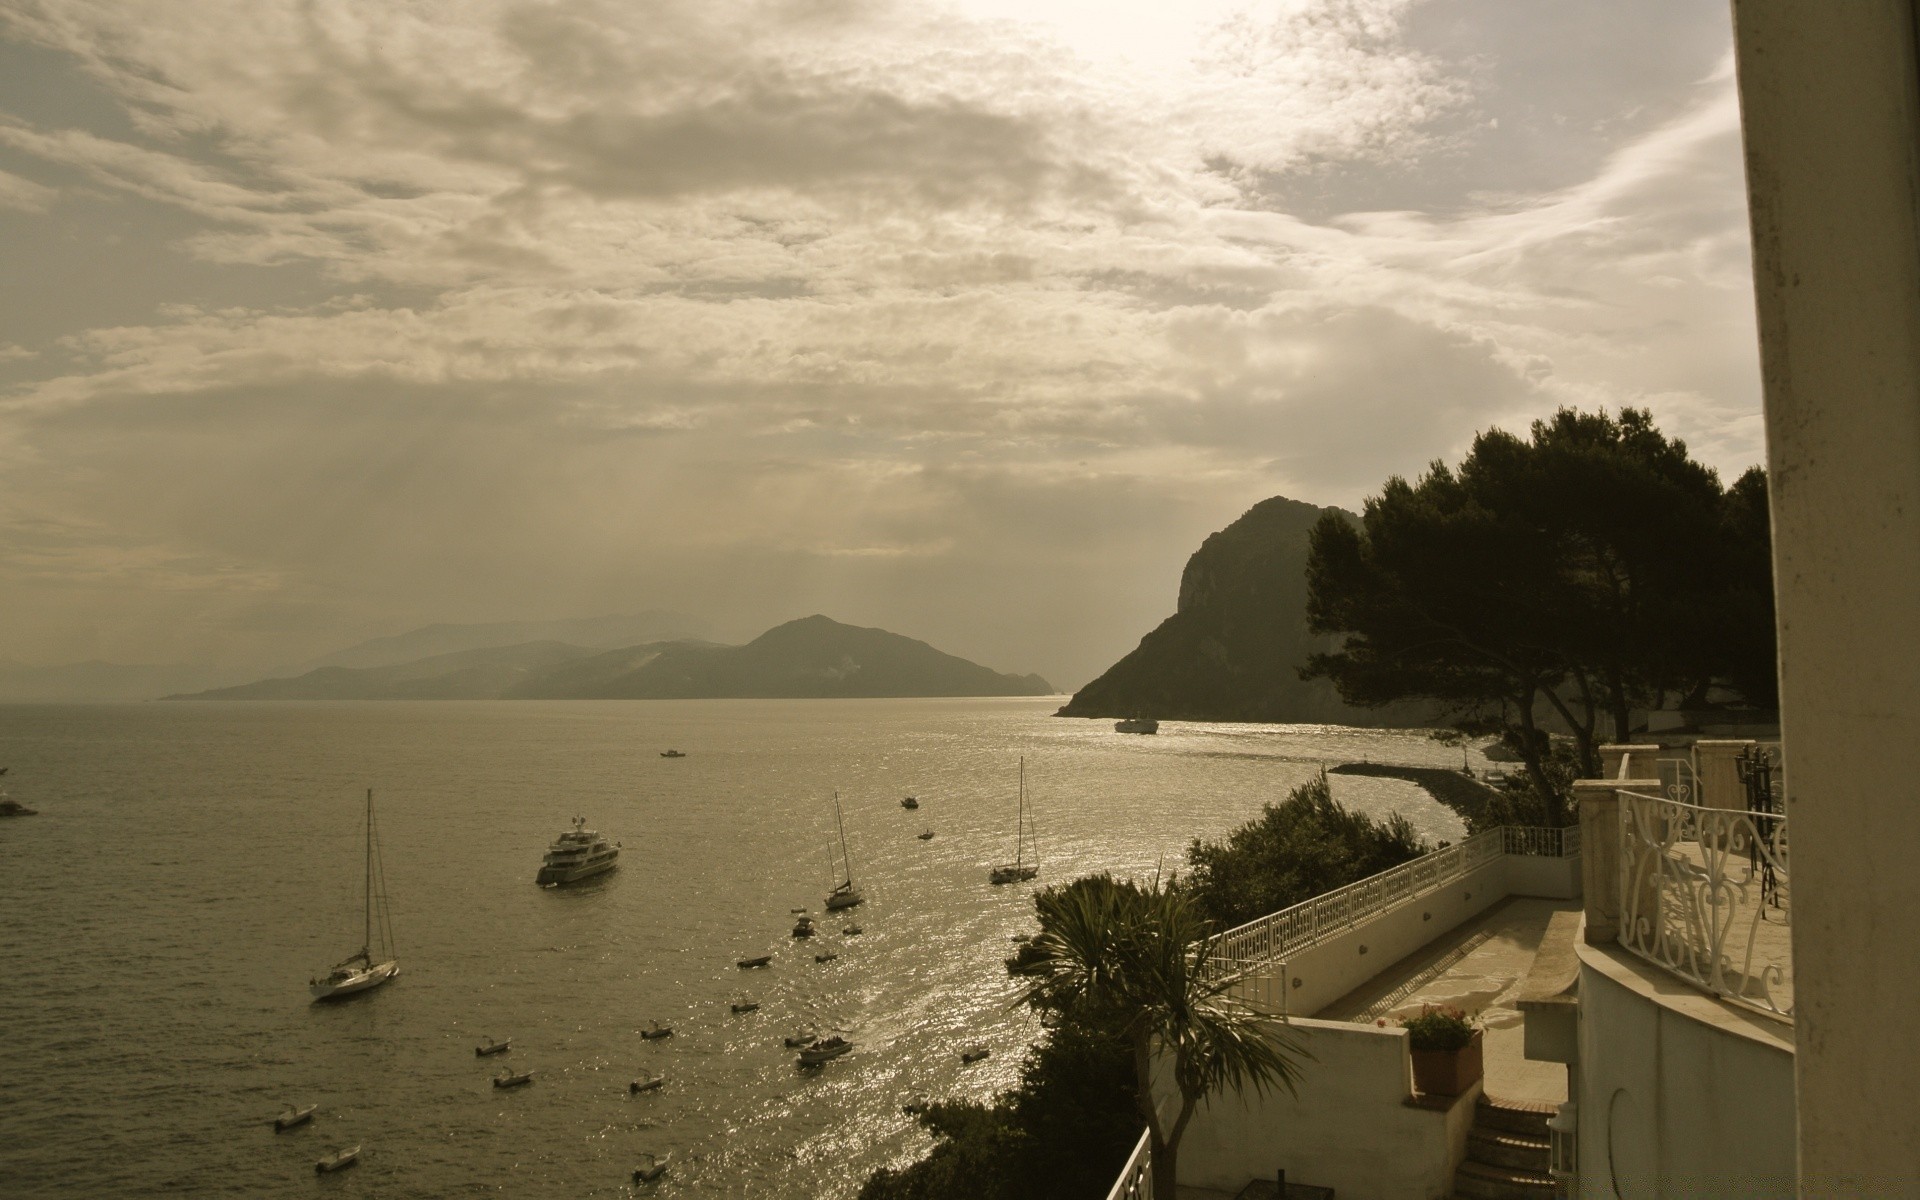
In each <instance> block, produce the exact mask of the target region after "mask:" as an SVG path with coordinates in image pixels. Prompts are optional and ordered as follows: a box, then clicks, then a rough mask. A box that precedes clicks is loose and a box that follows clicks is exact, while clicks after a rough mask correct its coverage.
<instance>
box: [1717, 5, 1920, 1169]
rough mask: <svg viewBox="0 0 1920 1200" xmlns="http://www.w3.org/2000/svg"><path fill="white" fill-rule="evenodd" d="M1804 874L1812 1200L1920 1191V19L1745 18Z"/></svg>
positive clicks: (1746, 11) (1802, 999) (1835, 13)
mask: <svg viewBox="0 0 1920 1200" xmlns="http://www.w3.org/2000/svg"><path fill="white" fill-rule="evenodd" d="M1734 24H1735V40H1736V43H1737V56H1738V65H1739V79H1740V102H1741V109H1742V115H1743V123H1744V136H1745V142H1746V155H1747V190H1748V196H1749V208H1750V212H1751V219H1752V226H1753V258H1754V290H1755V293H1756V298H1757V303H1758V312H1759V319H1760V341H1761V367H1762V376H1763V382H1764V387H1765V401H1766V428H1767V460H1768V468H1769V474H1770V476H1771V478H1770V480H1769V483H1770V487H1771V490H1772V506H1773V530H1774V543H1773V546H1774V590H1775V596H1776V599H1777V602H1778V608H1779V633H1780V662H1781V671H1780V684H1781V687H1780V692H1781V727H1782V734H1783V740H1784V742H1785V761H1786V766H1787V778H1786V785H1787V787H1786V792H1787V812H1788V816H1789V821H1790V828H1791V835H1790V836H1791V840H1792V847H1793V849H1792V854H1793V863H1792V867H1793V954H1794V996H1795V1012H1796V1020H1795V1040H1796V1043H1797V1045H1798V1047H1799V1050H1798V1053H1797V1054H1796V1056H1795V1072H1796V1075H1797V1088H1796V1094H1797V1098H1798V1113H1799V1170H1800V1188H1801V1193H1802V1195H1822V1196H1826V1195H1851V1194H1858V1195H1871V1194H1886V1193H1888V1192H1889V1191H1895V1192H1898V1191H1911V1190H1912V1189H1913V1188H1915V1187H1920V1137H1916V1136H1915V1130H1920V1102H1917V1101H1916V1097H1920V1086H1916V1084H1917V1081H1920V1021H1917V1020H1916V1018H1915V1017H1914V1015H1913V1014H1914V1005H1915V1000H1916V997H1920V953H1916V952H1915V950H1914V947H1916V946H1920V763H1916V759H1915V748H1916V747H1920V163H1917V161H1916V160H1917V159H1920V79H1917V77H1916V69H1915V66H1916V64H1915V28H1914V8H1913V3H1912V0H1846V2H1845V3H1793V2H1790V0H1734Z"/></svg>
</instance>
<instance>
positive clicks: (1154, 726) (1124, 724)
mask: <svg viewBox="0 0 1920 1200" xmlns="http://www.w3.org/2000/svg"><path fill="white" fill-rule="evenodd" d="M1113 731H1114V732H1115V733H1159V732H1160V722H1158V721H1156V720H1154V719H1153V718H1152V717H1128V718H1127V719H1126V720H1124V721H1115V722H1114V723H1113Z"/></svg>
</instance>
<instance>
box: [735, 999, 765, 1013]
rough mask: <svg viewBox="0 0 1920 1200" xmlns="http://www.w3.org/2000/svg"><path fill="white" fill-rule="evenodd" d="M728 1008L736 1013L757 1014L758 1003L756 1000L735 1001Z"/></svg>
mask: <svg viewBox="0 0 1920 1200" xmlns="http://www.w3.org/2000/svg"><path fill="white" fill-rule="evenodd" d="M730 1007H731V1008H732V1009H733V1011H734V1012H737V1013H750V1012H758V1011H759V1010H760V1002H759V1001H758V1000H735V1001H734V1002H733V1004H732V1005H731V1006H730Z"/></svg>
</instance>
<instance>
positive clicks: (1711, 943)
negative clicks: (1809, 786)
mask: <svg viewBox="0 0 1920 1200" xmlns="http://www.w3.org/2000/svg"><path fill="white" fill-rule="evenodd" d="M1792 899H1793V893H1792V881H1791V879H1790V876H1789V873H1788V868H1787V818H1786V817H1785V816H1784V815H1781V814H1778V813H1771V812H1750V811H1747V810H1745V809H1738V808H1706V807H1703V806H1701V805H1698V804H1688V803H1685V802H1683V801H1681V800H1675V799H1671V798H1668V797H1663V796H1649V795H1643V794H1639V793H1635V792H1621V793H1620V907H1621V922H1620V925H1621V928H1620V944H1621V945H1622V946H1624V947H1626V948H1627V949H1628V950H1631V951H1632V952H1633V953H1635V954H1637V955H1639V956H1640V957H1642V958H1644V959H1646V960H1647V961H1649V962H1651V963H1654V964H1655V965H1656V966H1660V967H1663V968H1665V969H1666V970H1668V971H1671V972H1673V973H1674V974H1676V975H1679V976H1680V977H1682V978H1684V979H1686V980H1689V981H1690V982H1692V983H1694V984H1695V985H1697V986H1699V987H1701V988H1703V989H1705V990H1706V991H1709V992H1712V993H1713V994H1714V995H1716V996H1719V997H1721V998H1723V999H1725V1000H1728V1001H1730V1002H1732V1003H1734V1004H1739V1005H1742V1006H1744V1007H1747V1008H1752V1009H1757V1010H1758V1011H1760V1012H1763V1013H1766V1014H1768V1015H1769V1016H1773V1017H1777V1018H1780V1019H1782V1020H1788V1021H1790V1020H1792V1019H1793V953H1792V942H1791V937H1790V933H1789V926H1790V923H1791V919H1792V911H1793V904H1792Z"/></svg>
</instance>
